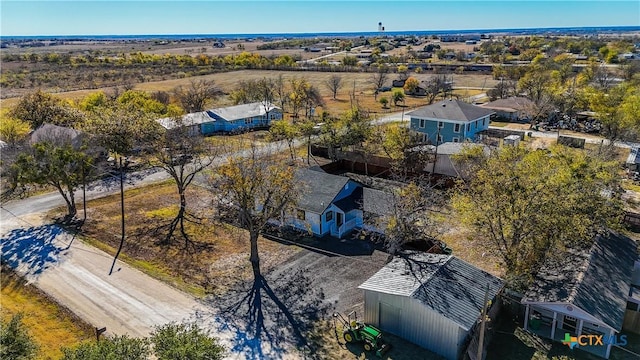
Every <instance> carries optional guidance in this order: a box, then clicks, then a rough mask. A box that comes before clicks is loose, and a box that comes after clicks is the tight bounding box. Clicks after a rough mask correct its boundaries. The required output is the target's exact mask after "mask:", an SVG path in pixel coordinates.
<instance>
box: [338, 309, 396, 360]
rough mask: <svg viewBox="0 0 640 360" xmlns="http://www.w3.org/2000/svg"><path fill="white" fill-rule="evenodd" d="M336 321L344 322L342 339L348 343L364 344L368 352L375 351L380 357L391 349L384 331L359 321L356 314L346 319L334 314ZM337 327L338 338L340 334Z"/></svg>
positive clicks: (350, 314)
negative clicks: (384, 336) (383, 334)
mask: <svg viewBox="0 0 640 360" xmlns="http://www.w3.org/2000/svg"><path fill="white" fill-rule="evenodd" d="M333 319H334V325H335V320H339V321H340V322H342V338H343V339H344V341H346V342H347V343H354V342H362V343H364V345H363V347H364V349H365V350H366V351H375V352H376V355H377V356H378V357H382V355H384V353H386V352H387V351H389V349H391V345H390V344H387V343H386V342H385V341H384V338H383V336H382V331H380V330H379V329H378V328H376V327H374V326H371V325H367V324H365V323H363V322H361V321H358V317H357V316H356V312H355V311H352V312H350V313H349V314H348V315H347V317H346V318H345V317H344V316H342V315H341V314H340V313H334V314H333ZM337 331H338V330H337V326H336V336H337V334H338V332H337Z"/></svg>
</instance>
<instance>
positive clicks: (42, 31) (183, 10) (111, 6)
mask: <svg viewBox="0 0 640 360" xmlns="http://www.w3.org/2000/svg"><path fill="white" fill-rule="evenodd" d="M0 20H1V25H0V34H1V35H2V36H11V35H128V34H131V35H138V34H237V33H239V34H251V33H299V32H354V31H376V30H377V24H378V22H379V21H381V22H382V23H383V25H384V26H385V28H386V30H387V31H404V30H454V29H455V30H458V29H460V30H463V29H504V28H532V27H577V26H640V1H638V0H624V1H614V0H611V1H608V0H600V1H590V0H579V1H577V0H576V1H566V0H555V1H553V0H551V1H538V0H515V1H513V0H511V1H509V0H501V1H500V0H499V1H477V0H476V1H471V0H467V1H455V0H448V1H445V0H439V1H438V0H419V1H401V0H400V1H398V0H396V1H389V0H379V1H375V0H374V1H322V0H315V1H309V0H306V1H305V0H298V1H266V0H265V1H106V0H94V1H80V0H77V1H15V0H14V1H7V0H0Z"/></svg>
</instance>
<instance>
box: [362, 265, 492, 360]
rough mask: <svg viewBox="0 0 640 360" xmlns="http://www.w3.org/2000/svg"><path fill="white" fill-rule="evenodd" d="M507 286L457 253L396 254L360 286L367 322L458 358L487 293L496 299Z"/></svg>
mask: <svg viewBox="0 0 640 360" xmlns="http://www.w3.org/2000/svg"><path fill="white" fill-rule="evenodd" d="M502 286H503V282H502V280H500V279H499V278H497V277H495V276H493V275H491V274H489V273H487V272H485V271H483V270H480V269H478V268H476V267H475V266H473V265H471V264H469V263H467V262H465V261H463V260H461V259H459V258H457V257H455V256H451V255H444V254H428V253H415V254H412V255H411V256H409V257H396V258H395V259H393V260H392V261H391V262H390V263H388V264H387V265H385V267H383V268H382V269H380V270H379V271H378V272H377V273H376V274H374V275H373V276H372V277H370V278H369V279H368V280H367V281H365V282H364V283H363V284H362V285H360V286H359V288H360V289H362V290H364V321H365V322H366V323H368V324H372V325H374V326H377V327H379V328H380V329H381V330H383V331H385V332H389V333H392V334H395V335H397V336H400V337H402V338H404V339H406V340H408V341H410V342H412V343H414V344H417V345H419V346H421V347H423V348H425V349H428V350H430V351H433V352H435V353H437V354H439V355H441V356H443V357H444V358H445V359H449V360H457V359H459V358H461V357H462V355H463V351H464V350H465V345H466V343H467V340H468V338H469V336H470V335H471V334H472V333H473V331H474V330H475V327H476V326H477V324H478V323H479V319H480V317H481V313H482V308H483V301H484V296H485V292H487V289H488V295H489V296H488V299H489V300H493V299H495V298H496V296H497V294H498V292H499V291H500V290H501V289H502ZM493 303H495V301H493Z"/></svg>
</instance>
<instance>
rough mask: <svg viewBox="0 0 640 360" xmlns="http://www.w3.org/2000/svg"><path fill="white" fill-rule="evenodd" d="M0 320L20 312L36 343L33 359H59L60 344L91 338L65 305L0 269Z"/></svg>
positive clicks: (88, 332) (87, 329) (81, 323)
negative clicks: (62, 305)
mask: <svg viewBox="0 0 640 360" xmlns="http://www.w3.org/2000/svg"><path fill="white" fill-rule="evenodd" d="M0 279H1V280H2V281H1V283H2V296H1V299H2V311H1V312H0V314H1V315H2V320H3V321H9V319H10V318H11V316H13V315H14V314H17V313H19V312H22V313H23V318H22V322H23V324H24V325H25V326H26V328H27V329H28V331H29V333H30V334H31V336H32V337H33V338H34V340H35V342H36V344H37V345H38V347H39V351H38V355H37V356H36V359H59V358H61V357H62V351H60V348H61V347H63V346H65V347H72V346H75V345H77V344H79V343H80V342H83V341H86V340H90V339H93V338H94V336H95V335H94V333H93V328H92V327H91V326H90V325H89V324H86V323H84V322H83V321H81V320H80V319H78V318H77V317H76V316H75V315H73V313H72V312H70V311H69V310H68V309H65V308H63V307H60V306H59V305H58V304H56V303H55V301H53V300H52V299H50V298H49V297H47V296H46V295H45V294H44V293H42V292H41V291H40V290H38V289H37V288H35V287H34V286H32V285H27V284H25V283H24V281H23V280H21V279H20V278H18V277H17V276H16V275H14V274H13V273H11V272H6V271H4V270H3V271H2V275H1V276H0Z"/></svg>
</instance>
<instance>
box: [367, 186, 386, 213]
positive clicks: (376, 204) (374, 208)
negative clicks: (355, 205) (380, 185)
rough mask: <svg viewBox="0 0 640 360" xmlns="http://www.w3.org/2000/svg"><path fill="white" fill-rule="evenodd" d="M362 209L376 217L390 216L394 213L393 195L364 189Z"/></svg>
mask: <svg viewBox="0 0 640 360" xmlns="http://www.w3.org/2000/svg"><path fill="white" fill-rule="evenodd" d="M362 209H363V210H364V211H366V212H368V213H372V214H376V215H388V214H391V213H392V211H393V195H392V194H389V193H388V192H385V191H380V190H376V189H370V188H363V189H362Z"/></svg>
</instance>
